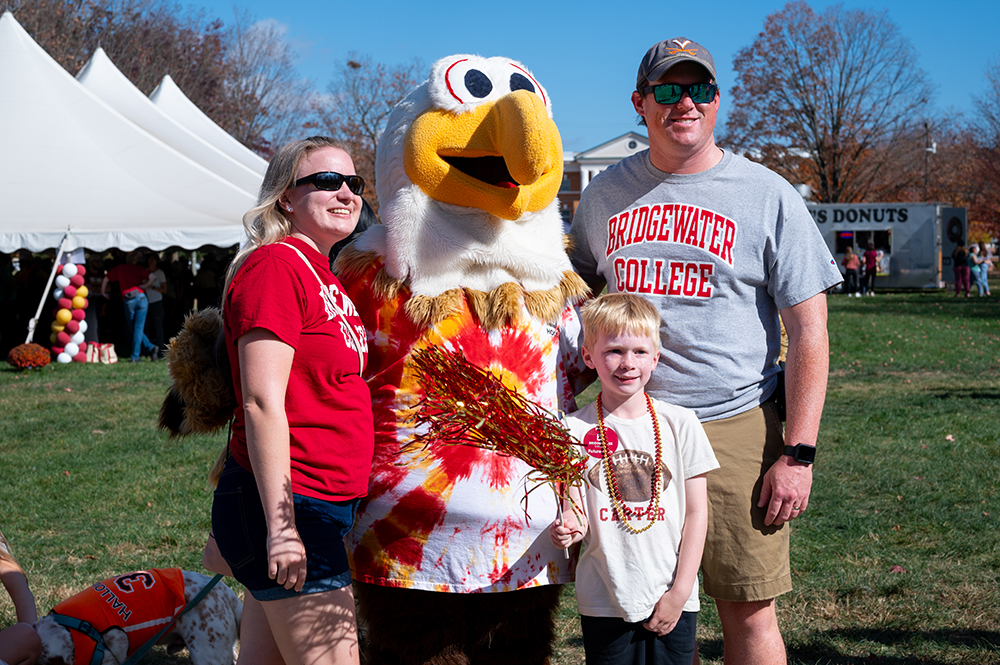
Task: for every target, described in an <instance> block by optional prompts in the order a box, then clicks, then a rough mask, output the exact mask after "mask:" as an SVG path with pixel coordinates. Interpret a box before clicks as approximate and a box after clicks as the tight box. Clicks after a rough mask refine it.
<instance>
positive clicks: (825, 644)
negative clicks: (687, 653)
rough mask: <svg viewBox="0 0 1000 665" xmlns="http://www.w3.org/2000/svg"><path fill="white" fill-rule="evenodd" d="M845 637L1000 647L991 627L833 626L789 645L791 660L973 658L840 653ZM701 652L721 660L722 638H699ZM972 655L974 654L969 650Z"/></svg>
mask: <svg viewBox="0 0 1000 665" xmlns="http://www.w3.org/2000/svg"><path fill="white" fill-rule="evenodd" d="M834 641H843V642H850V643H852V644H868V645H870V646H871V648H870V649H868V650H869V651H874V650H876V649H877V650H879V651H883V650H889V651H894V652H896V653H897V654H910V653H911V652H912V651H913V650H914V646H915V645H923V648H922V649H921V651H923V652H925V653H926V652H934V651H939V650H944V649H945V648H947V647H956V646H957V647H964V648H967V649H980V650H982V651H988V652H991V653H996V652H997V650H998V649H1000V632H996V631H989V630H960V629H956V630H929V631H920V632H913V631H905V630H878V629H873V628H872V629H867V628H855V629H843V630H830V631H824V632H818V633H815V634H814V635H813V639H812V640H811V641H809V642H806V643H800V644H793V645H790V646H789V647H788V662H789V663H808V664H809V665H848V664H851V665H857V664H859V663H863V664H871V665H918V664H919V665H945V664H946V663H954V662H973V661H971V660H962V661H956V660H954V655H955V652H954V651H949V654H950V655H949V656H948V657H947V658H946V659H939V658H936V657H934V656H927V655H924V656H916V655H879V654H876V653H870V654H869V655H867V656H855V655H848V654H844V653H841V651H839V650H838V649H837V648H836V647H834V646H833V645H832V644H831V642H834ZM698 653H699V655H700V656H701V659H702V660H703V661H709V660H714V661H718V662H722V657H723V646H722V640H699V642H698ZM969 655H970V656H971V655H972V654H969ZM979 662H981V663H983V665H985V664H986V663H997V662H1000V656H998V657H997V659H996V660H988V661H987V660H984V661H979Z"/></svg>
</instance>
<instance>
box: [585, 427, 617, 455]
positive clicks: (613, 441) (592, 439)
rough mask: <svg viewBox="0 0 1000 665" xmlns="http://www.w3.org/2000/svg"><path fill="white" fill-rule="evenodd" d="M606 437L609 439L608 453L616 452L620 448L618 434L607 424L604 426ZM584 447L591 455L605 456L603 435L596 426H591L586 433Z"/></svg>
mask: <svg viewBox="0 0 1000 665" xmlns="http://www.w3.org/2000/svg"><path fill="white" fill-rule="evenodd" d="M604 438H606V439H607V441H608V453H614V452H615V451H616V450H618V435H617V434H615V431H614V430H613V429H611V428H610V427H608V426H607V425H605V426H604ZM583 447H584V449H585V450H586V451H587V454H588V455H590V456H591V457H596V458H597V459H602V458H603V457H604V453H603V452H602V451H601V437H600V436H599V435H598V434H597V428H596V427H593V428H591V430H590V431H589V432H587V433H586V434H585V435H584V437H583Z"/></svg>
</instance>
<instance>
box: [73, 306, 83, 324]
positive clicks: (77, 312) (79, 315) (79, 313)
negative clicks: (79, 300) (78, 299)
mask: <svg viewBox="0 0 1000 665" xmlns="http://www.w3.org/2000/svg"><path fill="white" fill-rule="evenodd" d="M72 314H73V320H74V321H83V320H84V319H85V318H87V305H84V306H83V307H81V308H80V309H74V310H73V311H72ZM77 325H79V324H77Z"/></svg>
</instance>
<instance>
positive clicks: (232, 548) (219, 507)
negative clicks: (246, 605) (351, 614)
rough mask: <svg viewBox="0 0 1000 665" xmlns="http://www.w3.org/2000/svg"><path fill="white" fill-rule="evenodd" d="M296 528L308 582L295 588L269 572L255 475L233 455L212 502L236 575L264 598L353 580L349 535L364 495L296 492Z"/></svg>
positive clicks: (217, 529)
mask: <svg viewBox="0 0 1000 665" xmlns="http://www.w3.org/2000/svg"><path fill="white" fill-rule="evenodd" d="M292 500H293V503H294V507H295V528H296V530H298V532H299V537H300V538H301V539H302V544H303V545H304V546H305V549H306V583H305V585H304V586H303V587H302V590H301V591H295V590H289V589H286V588H285V587H283V586H281V585H279V584H278V583H277V582H275V581H274V580H272V579H271V578H270V577H269V576H268V574H267V524H266V522H265V521H264V508H263V506H262V505H261V501H260V494H259V493H258V491H257V481H256V479H255V478H254V475H253V474H252V473H250V472H249V471H247V470H246V469H244V468H243V467H242V466H240V465H239V463H237V462H236V460H235V459H233V458H232V457H230V458H229V460H228V461H227V462H226V467H225V469H223V471H222V475H221V476H220V477H219V485H218V487H216V489H215V498H214V500H213V502H212V532H213V533H214V534H215V540H216V542H218V544H219V552H220V553H221V554H222V556H223V558H224V559H225V560H226V563H228V564H229V567H230V568H231V569H232V571H233V577H235V578H236V581H238V582H239V583H240V584H242V585H243V586H245V587H246V588H247V590H248V591H249V592H250V593H251V595H253V597H254V598H256V599H257V600H260V601H267V600H280V599H281V598H291V597H293V596H300V595H305V594H310V593H321V592H323V591H331V590H333V589H341V588H343V587H345V586H348V585H349V584H350V583H351V569H350V565H349V564H348V561H347V548H346V547H345V546H344V536H345V535H346V534H347V532H348V531H349V530H350V529H351V527H352V526H354V517H355V515H356V514H357V510H358V502H359V501H360V499H349V500H347V501H323V500H322V499H313V498H311V497H307V496H302V495H300V494H293V495H292Z"/></svg>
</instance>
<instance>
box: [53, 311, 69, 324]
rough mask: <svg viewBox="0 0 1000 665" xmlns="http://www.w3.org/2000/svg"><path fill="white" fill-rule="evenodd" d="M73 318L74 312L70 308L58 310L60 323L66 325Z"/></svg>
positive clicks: (57, 314)
mask: <svg viewBox="0 0 1000 665" xmlns="http://www.w3.org/2000/svg"><path fill="white" fill-rule="evenodd" d="M72 320H73V313H72V312H71V311H69V310H68V309H61V310H59V311H58V312H56V321H58V322H59V323H61V324H63V325H66V324H67V323H69V322H70V321H72Z"/></svg>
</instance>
